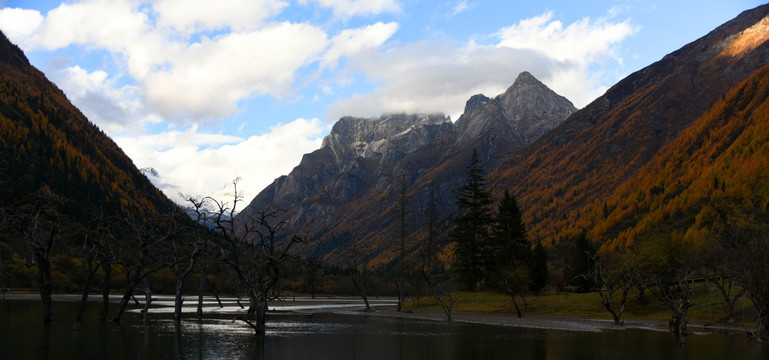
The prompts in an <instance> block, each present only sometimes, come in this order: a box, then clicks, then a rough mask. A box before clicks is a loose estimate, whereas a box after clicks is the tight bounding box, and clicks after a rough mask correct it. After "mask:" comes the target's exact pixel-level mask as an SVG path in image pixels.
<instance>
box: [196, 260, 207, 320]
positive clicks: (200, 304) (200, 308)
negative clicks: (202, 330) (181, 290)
mask: <svg viewBox="0 0 769 360" xmlns="http://www.w3.org/2000/svg"><path fill="white" fill-rule="evenodd" d="M205 290H206V269H205V267H204V266H201V267H200V285H198V318H202V317H203V292H204V291H205Z"/></svg>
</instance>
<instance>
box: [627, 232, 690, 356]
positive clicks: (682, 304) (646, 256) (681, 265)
mask: <svg viewBox="0 0 769 360" xmlns="http://www.w3.org/2000/svg"><path fill="white" fill-rule="evenodd" d="M641 256H642V258H641V259H639V267H640V271H639V276H640V278H639V279H640V280H639V281H641V282H642V283H643V284H644V285H645V286H646V287H647V288H648V289H649V290H650V291H651V292H652V294H654V296H655V297H657V298H658V299H659V300H660V301H661V302H662V303H663V304H665V306H666V307H667V308H668V309H669V310H670V312H671V314H672V318H671V321H670V328H671V330H672V331H673V333H675V334H676V335H678V336H679V338H680V341H681V343H682V344H685V343H686V336H687V321H688V320H687V315H688V312H689V309H690V308H691V307H693V306H694V305H695V303H694V302H693V298H694V286H695V283H694V279H695V278H696V276H697V268H698V266H699V263H700V260H701V259H700V254H699V253H698V251H697V250H696V249H693V248H692V247H691V244H685V243H684V242H683V240H682V239H674V238H673V237H672V236H671V235H668V236H665V237H663V238H659V239H655V240H652V242H651V243H650V244H648V245H647V246H646V247H644V248H642V254H641Z"/></svg>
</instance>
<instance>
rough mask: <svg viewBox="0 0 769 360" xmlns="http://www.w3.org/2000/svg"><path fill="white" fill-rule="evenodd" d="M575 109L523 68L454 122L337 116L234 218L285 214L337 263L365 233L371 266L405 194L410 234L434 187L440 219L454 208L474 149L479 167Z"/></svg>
mask: <svg viewBox="0 0 769 360" xmlns="http://www.w3.org/2000/svg"><path fill="white" fill-rule="evenodd" d="M574 111H576V109H575V108H574V106H573V105H572V104H571V102H569V101H568V100H567V99H566V98H564V97H562V96H559V95H557V94H556V93H554V92H553V91H552V90H550V89H548V88H547V87H546V86H545V85H544V84H542V83H541V82H539V81H538V80H537V79H536V78H534V76H532V75H531V74H529V73H527V72H524V73H521V74H520V75H519V76H518V78H517V79H516V80H515V82H514V83H513V85H512V86H511V87H510V88H509V89H507V90H506V91H505V92H504V93H502V94H500V95H498V96H496V97H495V98H488V97H486V96H484V95H480V94H479V95H475V96H473V97H471V98H470V99H469V100H468V101H467V103H466V106H465V111H464V113H463V114H462V115H461V116H460V118H459V119H458V120H457V121H456V122H455V123H452V122H451V120H450V119H449V118H447V117H444V116H442V115H404V114H400V115H386V116H382V117H380V118H378V119H360V118H352V117H343V118H341V119H340V120H339V121H338V122H337V123H336V124H335V125H334V127H333V128H332V130H331V132H330V133H329V135H328V136H327V137H326V138H325V139H324V141H323V145H322V146H321V148H320V149H318V150H316V151H314V152H312V153H310V154H307V155H305V156H304V157H303V159H302V161H301V162H300V164H299V165H298V166H297V167H295V168H294V169H293V170H292V171H291V173H290V174H288V175H286V176H282V177H280V178H278V179H276V180H275V181H274V182H273V184H271V185H270V186H268V187H267V188H266V189H264V190H263V191H262V192H261V193H259V194H258V195H257V196H256V197H255V198H254V199H253V201H252V202H251V203H250V204H249V205H248V206H247V207H246V208H245V209H244V210H243V211H242V212H241V213H240V214H239V215H238V219H240V220H239V221H245V219H248V218H249V217H250V216H251V215H253V214H254V212H256V211H260V210H265V209H282V210H285V211H286V213H285V218H284V219H285V220H286V221H287V223H288V226H289V229H288V230H289V232H292V233H306V234H310V235H311V236H312V239H311V241H310V242H309V243H307V244H304V246H303V247H302V248H301V249H300V250H301V251H302V253H303V254H304V255H314V256H319V257H323V258H324V259H325V261H327V262H330V263H336V264H340V263H342V262H343V261H344V259H343V256H344V253H345V252H346V249H347V248H348V247H349V243H350V241H351V240H352V239H366V241H365V244H364V247H365V248H366V249H365V251H366V253H367V254H368V255H369V257H370V258H371V259H373V261H375V262H382V263H385V262H388V261H389V260H390V259H391V254H389V253H388V247H389V245H388V244H389V243H391V242H392V241H393V239H394V238H397V236H396V235H394V234H396V232H395V230H394V226H395V225H396V219H398V215H397V214H398V212H397V209H396V207H397V206H396V204H397V203H398V198H399V196H401V194H402V192H403V190H404V189H405V192H406V194H407V197H408V203H409V204H408V208H409V210H408V211H409V212H411V213H412V214H413V216H411V217H410V218H411V224H410V225H409V227H410V230H411V231H417V230H418V228H419V227H420V224H421V220H423V217H424V211H423V210H424V209H426V208H427V201H428V197H427V194H428V193H429V188H430V186H432V184H435V186H436V192H437V201H438V202H439V204H440V205H439V207H440V208H441V212H442V217H443V218H446V217H447V216H448V215H449V209H451V208H453V203H454V195H453V192H452V191H453V189H455V188H457V187H458V186H459V184H461V182H462V181H463V180H464V174H465V166H466V165H467V162H468V160H469V158H470V155H471V153H472V152H473V150H474V149H475V150H477V151H478V153H479V154H480V157H481V159H482V161H484V166H486V167H487V168H492V167H493V166H494V165H496V164H497V163H498V162H499V161H500V160H502V159H504V158H505V157H507V156H509V155H511V154H513V153H514V152H515V151H517V150H518V149H521V148H522V147H524V146H527V145H528V144H530V143H531V142H533V141H535V140H536V139H537V138H539V137H540V136H541V135H542V134H543V133H545V132H546V131H548V130H550V129H552V128H554V127H556V126H557V125H558V124H559V123H560V122H561V121H563V119H565V118H566V117H567V116H569V115H570V114H571V113H573V112H574Z"/></svg>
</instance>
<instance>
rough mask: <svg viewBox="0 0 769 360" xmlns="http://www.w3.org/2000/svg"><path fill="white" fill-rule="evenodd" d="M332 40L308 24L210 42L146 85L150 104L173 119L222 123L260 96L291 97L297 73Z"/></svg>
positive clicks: (175, 58)
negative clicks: (249, 101) (214, 120)
mask: <svg viewBox="0 0 769 360" xmlns="http://www.w3.org/2000/svg"><path fill="white" fill-rule="evenodd" d="M327 42H328V40H327V38H326V34H325V33H324V32H323V31H321V30H320V29H318V28H315V27H312V26H309V25H305V24H291V23H278V24H271V25H270V26H267V27H264V28H262V29H260V30H259V31H253V32H242V33H230V34H228V35H224V36H221V37H218V38H215V39H208V38H204V39H203V40H202V41H201V42H198V43H194V44H192V45H189V46H187V47H186V48H185V49H183V50H181V51H179V52H178V53H177V54H175V55H174V56H173V58H172V59H171V60H170V64H169V67H168V69H162V70H157V71H154V72H152V73H149V74H147V76H145V77H144V78H142V79H140V82H141V83H142V85H143V88H144V91H145V96H146V99H147V103H148V104H149V105H150V106H152V107H153V108H155V109H157V110H158V111H159V112H160V113H161V114H162V115H163V116H165V117H167V118H179V117H181V118H192V119H198V120H207V119H218V118H222V117H225V116H227V115H230V114H233V113H235V112H236V111H237V104H238V102H239V101H241V100H244V99H247V98H249V97H253V96H255V95H272V96H276V97H281V96H286V95H288V94H290V93H291V92H292V91H293V89H292V85H293V83H294V81H295V80H296V79H295V74H296V71H297V70H298V69H299V68H301V67H302V66H305V65H307V64H309V63H311V62H313V61H314V60H315V59H316V58H318V57H319V56H320V54H321V53H322V52H323V51H324V50H325V48H326V45H327Z"/></svg>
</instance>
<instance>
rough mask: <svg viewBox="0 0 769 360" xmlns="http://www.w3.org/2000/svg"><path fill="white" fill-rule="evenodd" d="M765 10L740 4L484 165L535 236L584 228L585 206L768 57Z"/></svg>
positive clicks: (604, 196)
mask: <svg viewBox="0 0 769 360" xmlns="http://www.w3.org/2000/svg"><path fill="white" fill-rule="evenodd" d="M768 13H769V5H764V6H761V7H758V8H756V9H753V10H749V11H745V12H743V13H742V14H740V15H739V16H738V17H736V18H735V19H733V20H731V21H729V22H727V23H725V24H724V25H722V26H720V27H718V28H716V29H715V30H713V31H712V32H710V33H709V34H707V35H706V36H704V37H702V38H700V39H698V40H696V41H694V42H692V43H690V44H688V45H686V46H684V47H683V48H681V49H680V50H677V51H675V52H673V53H671V54H669V55H667V56H665V57H664V58H663V59H662V60H660V61H658V62H656V63H654V64H652V65H650V66H648V67H646V68H644V69H642V70H640V71H638V72H635V73H633V74H631V75H630V76H628V77H627V78H625V79H623V80H622V81H620V82H619V83H617V84H616V85H615V86H613V87H612V88H610V89H609V90H608V91H607V92H606V93H605V94H604V95H603V96H601V97H599V98H598V99H596V100H595V101H593V102H592V103H590V104H589V105H588V106H586V107H585V108H584V109H582V110H580V111H578V112H577V113H575V114H573V115H572V116H571V117H569V118H568V119H567V120H566V121H564V122H563V123H562V124H561V125H560V126H559V127H557V128H556V129H554V130H553V131H551V132H549V133H547V134H545V135H544V136H543V137H542V138H540V139H539V140H538V141H537V142H535V143H533V144H532V145H531V146H528V147H526V148H524V149H523V150H521V151H519V152H517V153H515V154H513V155H512V156H510V157H509V158H507V159H506V160H504V161H503V162H502V163H501V164H500V166H499V167H497V168H496V169H495V170H494V171H493V172H492V173H491V174H490V175H489V178H490V182H491V184H492V187H493V188H494V189H495V190H496V191H502V189H505V188H510V189H512V191H513V192H514V193H515V194H516V195H517V196H518V197H519V200H520V204H521V206H522V208H524V209H527V210H526V214H525V217H526V221H527V223H528V224H529V226H530V234H531V235H532V238H534V239H545V240H546V241H547V242H559V241H561V240H563V239H567V238H570V237H573V236H575V235H576V234H578V233H579V232H580V231H581V230H582V229H583V228H585V229H588V230H589V229H591V227H592V226H593V225H592V221H594V218H587V217H585V216H586V215H587V212H588V210H587V209H588V208H595V207H596V206H599V207H601V209H602V211H603V204H604V202H607V201H608V199H609V197H610V196H612V194H613V193H614V192H615V190H616V189H617V188H618V187H619V186H620V185H621V184H623V183H624V182H626V181H629V180H631V179H634V178H636V177H638V176H639V175H640V174H639V169H641V168H642V167H643V166H645V165H646V164H648V163H649V162H650V161H651V160H652V159H653V158H654V157H655V156H656V155H657V154H658V153H659V152H660V151H661V150H662V149H663V148H665V147H666V146H668V145H669V144H671V143H672V142H673V141H675V140H676V139H677V138H678V137H679V136H683V134H684V133H685V130H686V129H688V128H689V127H690V126H691V125H692V124H693V123H694V122H695V120H697V119H698V118H700V117H702V116H703V114H704V113H705V112H706V111H708V110H709V109H711V108H712V107H713V106H714V105H715V104H716V103H717V102H718V101H719V100H721V99H722V98H723V96H724V95H725V94H726V93H727V92H728V91H729V90H730V89H732V88H733V87H735V86H736V85H737V84H738V83H740V82H741V81H743V80H745V79H746V78H747V77H749V76H750V75H751V74H753V73H754V72H756V71H757V70H758V69H760V68H762V67H763V66H765V65H766V64H767V63H769V44H767V43H766V42H765V40H766V39H767V14H768ZM710 180H711V181H712V180H713V179H710ZM666 183H667V184H671V183H670V182H669V181H668V182H666ZM673 184H674V182H673ZM644 185H648V184H644ZM607 206H608V205H607ZM617 216H618V217H619V215H617ZM615 221H617V222H621V221H624V219H617V220H615Z"/></svg>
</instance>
